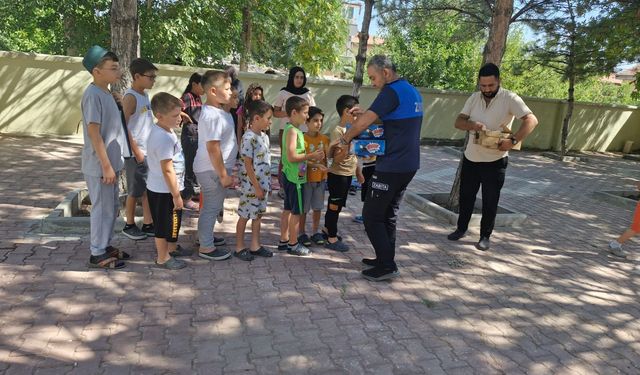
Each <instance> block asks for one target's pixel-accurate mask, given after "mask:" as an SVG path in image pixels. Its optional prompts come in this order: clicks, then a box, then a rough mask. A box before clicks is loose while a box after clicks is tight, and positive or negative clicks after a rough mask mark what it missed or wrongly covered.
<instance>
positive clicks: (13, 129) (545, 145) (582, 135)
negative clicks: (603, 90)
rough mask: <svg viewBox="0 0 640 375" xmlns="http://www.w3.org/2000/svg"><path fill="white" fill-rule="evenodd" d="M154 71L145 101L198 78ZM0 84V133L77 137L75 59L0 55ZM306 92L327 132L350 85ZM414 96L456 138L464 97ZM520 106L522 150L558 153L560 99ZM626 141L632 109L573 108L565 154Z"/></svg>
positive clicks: (441, 133)
mask: <svg viewBox="0 0 640 375" xmlns="http://www.w3.org/2000/svg"><path fill="white" fill-rule="evenodd" d="M158 67H159V68H160V72H159V77H158V80H157V82H156V86H155V88H154V89H153V90H151V91H150V94H151V95H153V94H154V93H156V92H159V91H167V92H170V93H172V94H174V95H176V96H179V95H180V94H181V93H182V90H184V87H185V86H186V84H187V81H188V78H189V76H190V75H191V73H192V72H194V71H200V72H202V71H204V70H203V69H195V68H187V67H180V66H173V65H158ZM240 78H241V79H242V81H243V83H244V85H245V87H247V86H248V85H249V83H251V82H257V83H260V84H261V85H262V86H263V87H264V89H265V96H266V99H267V100H268V101H270V102H272V101H273V100H274V99H275V96H276V95H277V93H278V90H279V89H280V88H281V87H282V86H284V84H285V83H286V77H283V76H273V75H268V74H257V73H243V74H241V75H240ZM0 82H2V83H1V84H0V133H11V134H39V135H46V134H49V135H74V134H78V125H79V124H80V121H81V114H80V99H81V97H82V92H83V91H84V89H85V87H86V86H87V85H88V84H89V83H90V82H91V76H90V75H89V73H87V72H86V71H85V70H84V68H83V67H82V64H81V59H80V58H76V57H66V56H49V55H36V54H26V53H15V52H1V51H0ZM308 86H309V87H310V88H311V90H312V92H313V94H314V96H315V99H316V103H317V105H318V106H319V107H320V108H322V109H323V110H324V111H325V113H326V114H327V115H328V116H327V118H326V120H325V123H326V125H325V126H326V128H329V127H331V126H333V124H335V123H336V122H337V120H338V118H337V116H336V114H335V100H336V98H337V97H338V96H340V95H342V94H350V93H351V84H350V83H345V82H332V81H322V80H314V79H309V82H308ZM420 92H421V93H422V95H423V98H424V103H425V117H424V122H423V127H422V132H421V136H422V137H424V138H438V139H459V138H462V137H463V133H462V132H459V131H457V130H455V129H454V128H453V123H454V120H455V118H456V116H457V114H458V113H459V111H460V109H462V106H463V105H464V102H465V100H466V99H467V97H468V96H469V93H461V92H453V91H441V90H433V89H425V88H421V89H420ZM376 93H377V91H376V90H374V89H373V88H371V87H365V88H363V90H362V93H361V97H360V101H361V102H362V103H363V105H364V106H367V105H369V104H370V103H371V102H372V100H373V98H374V97H375V95H376ZM524 99H525V102H526V103H527V104H528V105H529V107H530V108H531V110H532V111H533V112H534V113H535V114H536V116H537V117H538V119H539V120H540V125H539V126H538V128H537V129H536V131H535V132H534V133H533V134H532V135H531V136H530V137H529V138H528V139H527V140H526V142H525V147H528V148H535V149H545V150H547V149H555V150H557V149H558V148H559V145H560V128H561V126H562V118H563V116H564V113H565V111H566V104H564V103H563V102H562V101H560V100H548V99H538V98H524ZM517 126H518V123H517V122H516V124H515V127H516V128H517ZM79 128H80V129H82V127H79ZM80 131H81V130H80ZM627 140H631V141H634V147H633V149H634V150H638V149H640V110H639V109H638V108H637V107H630V106H605V105H597V104H588V103H577V104H576V107H575V110H574V116H573V119H572V121H571V124H570V132H569V147H570V148H571V149H574V150H595V151H606V150H609V151H619V150H621V149H622V147H623V145H624V142H625V141H627Z"/></svg>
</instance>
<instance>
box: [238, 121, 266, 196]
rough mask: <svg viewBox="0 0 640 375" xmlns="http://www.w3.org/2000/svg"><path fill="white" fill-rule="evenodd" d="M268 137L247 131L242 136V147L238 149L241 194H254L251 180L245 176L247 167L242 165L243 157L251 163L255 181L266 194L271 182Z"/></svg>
mask: <svg viewBox="0 0 640 375" xmlns="http://www.w3.org/2000/svg"><path fill="white" fill-rule="evenodd" d="M269 147H270V146H269V137H268V136H267V135H266V134H265V133H262V132H261V133H260V134H257V133H254V132H253V131H252V130H247V132H246V133H244V135H243V136H242V145H241V147H240V156H242V157H243V158H242V159H240V160H241V162H240V190H241V191H242V193H243V194H250V193H253V192H255V189H254V187H253V185H251V180H249V176H248V175H247V167H246V165H245V163H244V157H248V158H250V159H251V160H252V161H253V170H254V171H255V174H256V179H257V180H258V183H259V184H260V187H262V190H263V191H265V192H268V191H269V190H270V189H269V187H270V182H271V181H270V180H271V152H270V151H269Z"/></svg>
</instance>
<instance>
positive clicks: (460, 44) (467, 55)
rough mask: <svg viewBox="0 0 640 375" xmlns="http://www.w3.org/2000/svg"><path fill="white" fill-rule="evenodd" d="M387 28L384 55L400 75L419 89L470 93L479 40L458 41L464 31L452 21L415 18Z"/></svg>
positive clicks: (479, 50)
mask: <svg viewBox="0 0 640 375" xmlns="http://www.w3.org/2000/svg"><path fill="white" fill-rule="evenodd" d="M404 25H406V26H405V27H403V26H402V25H400V24H388V26H387V27H386V34H385V36H384V38H385V45H384V48H383V50H384V52H386V53H387V54H389V55H390V56H391V58H392V59H393V61H394V62H395V63H396V65H397V67H398V71H399V73H400V74H401V75H402V76H404V77H405V78H407V79H408V80H409V81H410V82H412V83H413V84H415V85H418V86H424V87H433V88H438V89H453V90H464V91H472V90H473V89H474V87H475V78H474V77H475V75H476V72H477V69H478V66H479V64H480V62H481V59H482V56H481V48H482V40H481V39H480V38H476V39H468V38H463V37H461V35H462V32H463V28H462V25H461V24H460V23H459V22H456V21H455V20H454V19H453V18H452V17H448V16H447V17H445V16H441V17H439V19H431V18H422V17H415V18H413V19H412V20H411V21H410V22H406V23H404Z"/></svg>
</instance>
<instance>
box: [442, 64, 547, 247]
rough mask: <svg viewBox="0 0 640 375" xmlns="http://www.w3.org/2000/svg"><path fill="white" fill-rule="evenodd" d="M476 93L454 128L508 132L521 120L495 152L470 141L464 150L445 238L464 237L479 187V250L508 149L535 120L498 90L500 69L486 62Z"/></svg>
mask: <svg viewBox="0 0 640 375" xmlns="http://www.w3.org/2000/svg"><path fill="white" fill-rule="evenodd" d="M478 86H479V88H480V91H478V92H475V93H473V94H472V95H471V97H470V98H469V99H467V102H466V103H465V105H464V107H463V108H462V111H461V112H460V114H459V115H458V118H457V119H456V122H455V127H456V128H457V129H460V130H466V131H471V132H472V133H471V134H470V136H471V137H475V136H476V134H477V132H479V131H482V130H493V131H510V130H511V125H512V124H513V120H514V118H516V117H517V118H519V119H521V120H522V125H521V126H520V129H518V131H517V132H516V133H515V134H513V135H512V136H511V138H510V139H507V140H503V141H501V142H500V143H499V144H498V148H497V149H490V148H487V147H485V146H482V145H480V144H476V143H474V142H473V141H470V142H469V143H468V144H467V147H466V149H465V151H464V159H463V162H462V173H461V180H460V201H459V203H460V214H459V216H458V227H457V228H456V230H455V231H454V232H453V233H451V234H449V235H448V236H447V238H448V239H449V240H451V241H457V240H459V239H460V238H462V237H464V235H465V233H466V231H467V228H468V225H469V220H470V219H471V215H472V213H473V207H474V205H475V201H476V194H478V190H479V189H480V185H482V220H481V222H480V240H479V241H478V243H476V248H477V249H479V250H483V251H485V250H488V249H489V248H490V247H491V242H490V240H489V238H490V236H491V233H492V232H493V226H494V223H495V219H496V213H497V211H498V200H499V199H500V190H501V189H502V185H503V184H504V178H505V174H506V170H507V164H508V158H509V156H508V155H509V150H511V148H513V146H515V145H517V144H518V143H520V142H522V141H523V140H524V139H525V138H526V137H527V136H528V135H529V134H530V133H531V132H532V131H533V129H534V128H535V127H536V125H538V119H537V118H536V116H535V115H534V114H533V113H532V112H531V110H530V109H529V107H527V105H526V104H525V103H524V101H523V100H522V99H521V98H520V97H519V96H518V95H516V94H515V93H513V92H511V91H509V90H505V89H503V88H501V87H500V69H499V68H498V67H497V66H496V65H495V64H492V63H487V64H485V65H484V66H482V68H480V72H479V73H478Z"/></svg>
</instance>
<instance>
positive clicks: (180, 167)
mask: <svg viewBox="0 0 640 375" xmlns="http://www.w3.org/2000/svg"><path fill="white" fill-rule="evenodd" d="M151 108H152V109H153V113H154V115H155V116H156V118H157V119H158V123H157V124H156V125H154V126H153V127H152V129H151V132H150V134H149V137H148V140H147V158H148V159H147V161H148V164H149V174H148V177H147V196H148V199H149V207H150V209H151V216H152V217H153V222H154V223H155V228H154V230H155V232H154V235H155V240H156V250H157V253H158V256H157V259H156V264H157V265H158V266H160V267H162V268H166V269H169V270H177V269H180V268H184V267H186V265H187V264H186V263H185V262H184V261H182V260H178V259H176V258H175V256H186V255H191V252H190V251H187V250H185V249H183V248H181V247H180V246H179V245H177V241H178V233H179V232H180V222H181V220H182V208H183V205H184V204H183V202H182V197H181V196H180V192H181V191H182V190H184V171H185V163H184V154H183V153H182V146H181V144H180V140H179V139H178V137H177V136H176V134H175V133H174V132H173V129H174V128H177V127H178V126H180V122H181V118H180V112H181V108H182V102H181V101H180V99H178V98H176V97H175V96H173V95H171V94H167V93H166V92H161V93H158V94H156V95H154V97H153V99H152V100H151Z"/></svg>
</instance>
